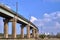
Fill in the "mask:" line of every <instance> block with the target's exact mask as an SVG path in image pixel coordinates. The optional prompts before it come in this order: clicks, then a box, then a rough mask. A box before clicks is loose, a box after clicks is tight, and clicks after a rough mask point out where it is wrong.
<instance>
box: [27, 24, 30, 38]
mask: <svg viewBox="0 0 60 40" xmlns="http://www.w3.org/2000/svg"><path fill="white" fill-rule="evenodd" d="M27 38H28V39H29V38H30V26H29V25H27Z"/></svg>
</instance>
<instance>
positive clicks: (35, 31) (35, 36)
mask: <svg viewBox="0 0 60 40" xmlns="http://www.w3.org/2000/svg"><path fill="white" fill-rule="evenodd" d="M35 33H36V36H35V37H36V38H38V30H36V31H35Z"/></svg>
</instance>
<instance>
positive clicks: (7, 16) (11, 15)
mask: <svg viewBox="0 0 60 40" xmlns="http://www.w3.org/2000/svg"><path fill="white" fill-rule="evenodd" d="M0 16H1V17H3V18H4V19H3V21H4V38H8V23H9V22H12V38H16V23H19V24H21V38H24V27H26V28H27V38H30V37H31V35H30V30H32V37H33V38H38V28H37V27H36V26H35V25H34V24H33V23H32V22H30V21H29V20H27V19H26V18H24V17H23V16H21V15H19V14H17V12H15V11H13V10H12V9H10V8H8V7H7V6H6V5H4V4H0Z"/></svg>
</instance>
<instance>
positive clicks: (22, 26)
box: [21, 25, 24, 38]
mask: <svg viewBox="0 0 60 40" xmlns="http://www.w3.org/2000/svg"><path fill="white" fill-rule="evenodd" d="M21 38H24V25H21Z"/></svg>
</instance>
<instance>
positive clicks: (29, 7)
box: [0, 0, 60, 34]
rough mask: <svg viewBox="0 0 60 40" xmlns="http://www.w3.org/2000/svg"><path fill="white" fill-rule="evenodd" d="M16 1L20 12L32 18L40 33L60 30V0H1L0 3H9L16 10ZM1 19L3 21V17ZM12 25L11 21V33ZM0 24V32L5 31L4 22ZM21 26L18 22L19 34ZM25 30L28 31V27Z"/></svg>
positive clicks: (27, 17) (29, 18)
mask: <svg viewBox="0 0 60 40" xmlns="http://www.w3.org/2000/svg"><path fill="white" fill-rule="evenodd" d="M16 2H18V13H19V14H21V15H22V16H24V17H25V18H26V19H28V20H31V22H33V23H34V24H35V25H36V26H37V27H38V28H39V33H41V32H42V33H52V32H53V33H54V34H56V33H57V32H60V31H59V30H60V0H49V1H48V0H0V3H4V4H5V5H8V6H9V7H10V8H11V9H12V10H14V11H16V6H15V4H16ZM0 20H1V21H0V22H2V18H0ZM2 23H3V22H2ZM10 25H11V23H9V33H10V34H11V26H10ZM0 26H1V28H0V29H1V30H0V32H2V33H3V24H2V25H1V24H0ZM19 26H20V25H19V24H17V34H19V33H20V27H19ZM18 30H19V31H18ZM24 30H25V31H24V33H26V28H24Z"/></svg>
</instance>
